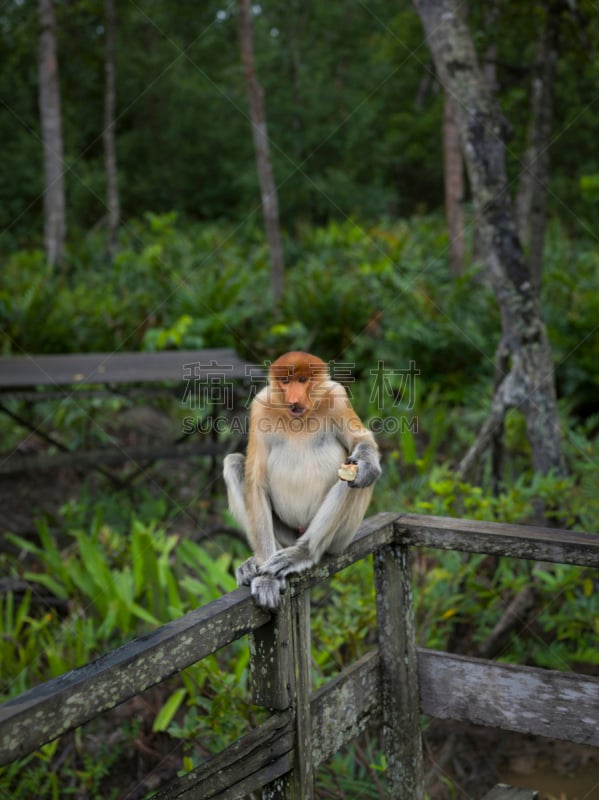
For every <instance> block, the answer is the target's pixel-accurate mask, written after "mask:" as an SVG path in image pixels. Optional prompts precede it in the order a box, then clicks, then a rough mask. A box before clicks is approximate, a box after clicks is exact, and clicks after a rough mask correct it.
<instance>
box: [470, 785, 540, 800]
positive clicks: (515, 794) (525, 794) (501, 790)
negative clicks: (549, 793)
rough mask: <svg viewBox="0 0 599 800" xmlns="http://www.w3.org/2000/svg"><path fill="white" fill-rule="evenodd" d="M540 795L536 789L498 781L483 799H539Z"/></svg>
mask: <svg viewBox="0 0 599 800" xmlns="http://www.w3.org/2000/svg"><path fill="white" fill-rule="evenodd" d="M538 796H539V793H538V792H535V790H534V789H519V788H518V787H517V786H508V785H507V784H505V783H498V784H497V786H495V787H493V789H491V791H490V792H487V794H486V795H485V796H484V797H483V800H537V797H538Z"/></svg>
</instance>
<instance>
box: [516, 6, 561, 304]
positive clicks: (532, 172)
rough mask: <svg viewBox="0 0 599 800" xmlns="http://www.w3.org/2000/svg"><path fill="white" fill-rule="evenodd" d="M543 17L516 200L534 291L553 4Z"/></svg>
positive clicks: (545, 174) (541, 227)
mask: <svg viewBox="0 0 599 800" xmlns="http://www.w3.org/2000/svg"><path fill="white" fill-rule="evenodd" d="M545 17H546V18H545V21H544V25H543V27H542V28H541V32H540V36H539V42H538V45H537V54H536V59H535V64H534V66H533V77H532V87H531V94H530V98H531V99H530V122H529V126H528V142H527V147H526V151H525V153H524V156H523V158H522V171H521V174H520V186H519V190H518V196H517V214H518V232H519V235H520V239H521V241H522V243H523V244H524V245H528V253H529V260H530V267H531V277H532V281H533V284H534V285H535V287H536V288H537V289H538V288H539V287H540V285H541V274H542V271H543V248H544V244H545V227H546V223H547V186H548V182H549V147H550V144H551V141H550V140H551V130H552V127H553V108H554V93H555V76H556V67H557V56H558V47H557V40H558V33H559V24H560V11H559V9H558V8H557V7H556V6H555V4H552V3H550V4H549V5H548V6H547V8H546V10H545Z"/></svg>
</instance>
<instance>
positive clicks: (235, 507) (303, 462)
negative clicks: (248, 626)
mask: <svg viewBox="0 0 599 800" xmlns="http://www.w3.org/2000/svg"><path fill="white" fill-rule="evenodd" d="M342 465H348V466H346V467H345V468H344V470H343V471H341V472H340V467H342ZM339 474H342V475H343V479H341V478H340V477H339ZM380 474H381V468H380V464H379V453H378V448H377V445H376V442H375V440H374V437H373V435H372V433H371V432H370V431H369V430H367V428H365V427H364V425H363V424H362V422H361V421H360V419H359V417H358V416H357V414H356V413H355V411H354V410H353V408H352V406H351V403H350V401H349V398H348V396H347V392H346V391H345V389H344V388H343V386H341V385H340V384H339V383H336V382H335V381H333V380H331V378H330V376H329V371H328V368H327V365H326V364H325V363H324V361H322V360H321V359H320V358H317V357H316V356H313V355H310V354H309V353H304V352H291V353H286V354H285V355H283V356H281V357H280V358H278V359H277V360H276V361H274V362H273V363H272V364H271V366H270V369H269V374H268V385H267V386H266V387H265V388H264V389H262V390H261V391H260V392H259V393H258V394H257V395H256V397H255V398H254V400H253V402H252V405H251V409H250V432H249V441H248V448H247V455H246V456H245V457H244V456H243V455H241V453H232V454H230V455H228V456H227V457H226V458H225V463H224V478H225V483H226V485H227V494H228V498H229V507H230V509H231V512H232V514H233V516H234V517H235V519H236V520H237V521H238V523H239V524H240V525H241V527H242V528H243V529H244V531H245V533H246V536H247V538H248V540H249V544H250V546H251V548H252V551H253V556H252V557H251V558H249V559H248V560H247V561H245V562H244V563H243V564H242V565H241V566H240V567H239V569H238V570H237V583H238V585H239V586H251V591H252V595H253V597H254V599H255V601H256V603H257V604H258V605H259V606H261V607H263V608H267V609H276V608H277V607H278V605H279V599H280V592H281V591H282V590H283V589H284V588H285V578H286V576H287V575H289V574H291V573H294V572H301V571H303V570H305V569H309V568H310V567H311V566H313V565H314V564H317V563H318V562H319V561H320V559H321V557H322V555H323V554H324V553H326V552H328V553H340V552H342V551H343V550H344V549H345V548H346V547H347V545H348V543H349V541H350V540H351V538H352V537H353V535H354V533H355V532H356V530H357V529H358V526H359V525H360V523H361V522H362V519H363V518H364V514H365V513H366V508H367V507H368V504H369V502H370V498H371V496H372V491H373V484H374V482H375V481H376V479H377V478H378V477H379V475H380Z"/></svg>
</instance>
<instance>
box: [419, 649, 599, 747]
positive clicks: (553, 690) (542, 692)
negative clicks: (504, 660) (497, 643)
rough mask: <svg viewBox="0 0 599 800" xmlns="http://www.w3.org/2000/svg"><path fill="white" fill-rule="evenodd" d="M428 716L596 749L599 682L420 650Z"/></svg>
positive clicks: (598, 741)
mask: <svg viewBox="0 0 599 800" xmlns="http://www.w3.org/2000/svg"><path fill="white" fill-rule="evenodd" d="M418 667H419V678H420V698H421V707H422V711H423V712H424V713H425V714H429V715H430V716H433V717H439V718H441V719H453V720H457V721H460V722H470V723H472V724H474V725H485V726H489V727H492V728H501V729H502V730H507V731H517V732H518V733H528V734H532V735H534V736H547V737H550V738H552V739H565V740H567V741H570V742H579V743H581V744H590V745H594V746H595V747H599V678H594V677H590V676H587V675H580V674H576V673H573V672H558V671H556V670H548V669H540V668H538V667H521V666H518V665H515V664H501V663H497V662H493V661H486V660H484V659H478V658H467V657H465V656H458V655H453V654H450V653H439V652H435V651H432V650H419V653H418Z"/></svg>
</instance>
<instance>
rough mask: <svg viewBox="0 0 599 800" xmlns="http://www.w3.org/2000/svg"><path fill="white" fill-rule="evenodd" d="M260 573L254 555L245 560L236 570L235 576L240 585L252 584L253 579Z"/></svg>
mask: <svg viewBox="0 0 599 800" xmlns="http://www.w3.org/2000/svg"><path fill="white" fill-rule="evenodd" d="M257 574H258V562H257V561H256V559H255V558H254V556H252V557H251V558H248V560H247V561H244V562H243V564H241V565H240V566H239V567H237V570H236V572H235V578H236V579H237V585H238V586H250V585H251V583H252V580H253V579H254V578H255V577H256V575H257Z"/></svg>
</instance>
